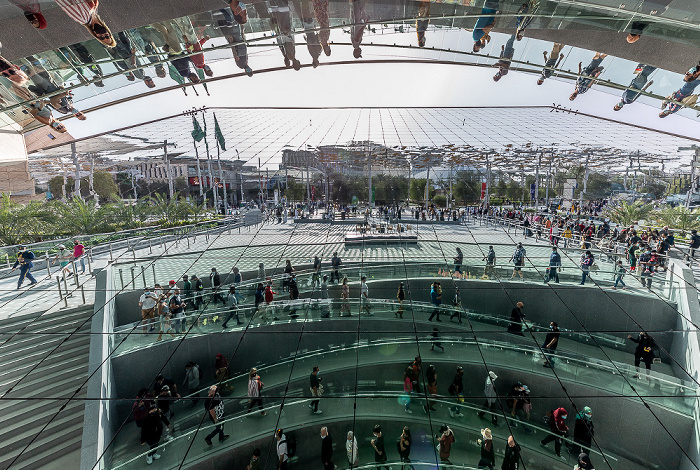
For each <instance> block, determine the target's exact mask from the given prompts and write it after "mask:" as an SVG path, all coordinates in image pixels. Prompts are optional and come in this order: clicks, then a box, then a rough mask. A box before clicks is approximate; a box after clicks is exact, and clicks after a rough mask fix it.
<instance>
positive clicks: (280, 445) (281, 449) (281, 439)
mask: <svg viewBox="0 0 700 470" xmlns="http://www.w3.org/2000/svg"><path fill="white" fill-rule="evenodd" d="M275 437H277V458H278V459H279V461H278V463H277V470H287V460H289V456H288V455H287V436H285V435H284V432H282V429H278V430H277V431H276V432H275Z"/></svg>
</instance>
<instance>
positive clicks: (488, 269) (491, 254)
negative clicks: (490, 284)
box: [482, 245, 496, 279]
mask: <svg viewBox="0 0 700 470" xmlns="http://www.w3.org/2000/svg"><path fill="white" fill-rule="evenodd" d="M482 261H486V265H485V266H484V277H486V278H488V279H491V278H492V277H493V276H494V275H495V273H496V252H495V251H494V250H493V246H492V245H489V251H488V253H486V256H484V258H483V259H482Z"/></svg>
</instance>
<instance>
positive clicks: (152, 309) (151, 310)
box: [139, 287, 158, 334]
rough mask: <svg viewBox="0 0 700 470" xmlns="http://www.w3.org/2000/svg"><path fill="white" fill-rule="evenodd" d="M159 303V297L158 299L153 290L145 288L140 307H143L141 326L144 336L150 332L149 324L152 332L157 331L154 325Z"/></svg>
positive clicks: (140, 298) (140, 299)
mask: <svg viewBox="0 0 700 470" xmlns="http://www.w3.org/2000/svg"><path fill="white" fill-rule="evenodd" d="M157 302H158V297H156V295H155V294H154V293H153V292H152V291H151V289H150V288H149V287H146V288H144V289H143V294H141V297H139V307H141V325H143V326H142V328H143V333H144V334H146V333H147V332H148V331H149V328H148V325H149V324H151V328H150V331H153V330H154V329H155V327H154V326H153V325H152V323H153V321H154V320H153V319H154V318H155V315H156V303H157Z"/></svg>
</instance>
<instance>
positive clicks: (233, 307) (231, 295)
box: [221, 286, 243, 330]
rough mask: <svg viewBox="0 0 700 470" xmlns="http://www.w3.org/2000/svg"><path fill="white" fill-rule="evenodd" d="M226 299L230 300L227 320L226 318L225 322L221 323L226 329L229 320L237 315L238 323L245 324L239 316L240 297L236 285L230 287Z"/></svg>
mask: <svg viewBox="0 0 700 470" xmlns="http://www.w3.org/2000/svg"><path fill="white" fill-rule="evenodd" d="M226 299H227V301H228V315H227V316H226V320H224V323H223V324H222V325H221V326H222V327H223V329H224V330H225V329H226V324H227V323H228V321H229V320H230V319H232V318H233V317H236V325H242V324H243V322H242V321H241V320H240V318H239V317H238V297H236V286H231V287H229V289H228V296H227V298H226Z"/></svg>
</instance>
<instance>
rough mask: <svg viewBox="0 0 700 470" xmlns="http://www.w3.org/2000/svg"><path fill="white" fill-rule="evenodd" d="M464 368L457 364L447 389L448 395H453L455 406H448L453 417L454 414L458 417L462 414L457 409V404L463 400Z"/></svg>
mask: <svg viewBox="0 0 700 470" xmlns="http://www.w3.org/2000/svg"><path fill="white" fill-rule="evenodd" d="M463 376H464V369H463V368H462V366H457V371H456V372H455V376H454V378H453V379H452V383H451V384H450V387H449V388H448V389H447V391H448V392H449V394H450V395H452V396H453V397H455V401H456V403H455V406H454V407H452V408H450V416H451V417H452V418H454V417H455V416H456V417H458V418H461V417H463V416H464V415H463V414H462V412H461V411H460V409H459V404H460V403H462V402H464V398H463V396H462V395H463V394H464V379H463Z"/></svg>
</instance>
